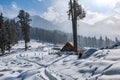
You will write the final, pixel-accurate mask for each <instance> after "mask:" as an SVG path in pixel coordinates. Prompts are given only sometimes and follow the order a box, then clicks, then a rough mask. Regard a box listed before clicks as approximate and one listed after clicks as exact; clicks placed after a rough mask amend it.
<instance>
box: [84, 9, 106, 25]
mask: <svg viewBox="0 0 120 80" xmlns="http://www.w3.org/2000/svg"><path fill="white" fill-rule="evenodd" d="M107 17H108V15H105V14H102V13H98V12H91V11H87V15H86V17H85V19H83V22H85V23H88V24H91V25H93V24H95V23H96V22H99V21H102V20H104V19H105V18H107Z"/></svg>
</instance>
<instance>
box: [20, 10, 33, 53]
mask: <svg viewBox="0 0 120 80" xmlns="http://www.w3.org/2000/svg"><path fill="white" fill-rule="evenodd" d="M18 18H19V19H20V20H19V22H20V23H21V28H22V34H23V39H24V41H25V51H26V50H27V49H28V45H27V43H28V42H29V41H30V37H29V35H30V23H29V22H30V21H31V19H30V15H29V13H27V12H25V11H24V10H20V12H19V14H18Z"/></svg>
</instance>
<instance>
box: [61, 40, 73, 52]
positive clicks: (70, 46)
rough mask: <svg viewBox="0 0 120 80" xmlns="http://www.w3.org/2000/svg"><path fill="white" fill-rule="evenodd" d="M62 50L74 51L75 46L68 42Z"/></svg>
mask: <svg viewBox="0 0 120 80" xmlns="http://www.w3.org/2000/svg"><path fill="white" fill-rule="evenodd" d="M61 51H74V46H73V44H72V43H71V42H67V43H66V44H65V46H63V48H62V49H61Z"/></svg>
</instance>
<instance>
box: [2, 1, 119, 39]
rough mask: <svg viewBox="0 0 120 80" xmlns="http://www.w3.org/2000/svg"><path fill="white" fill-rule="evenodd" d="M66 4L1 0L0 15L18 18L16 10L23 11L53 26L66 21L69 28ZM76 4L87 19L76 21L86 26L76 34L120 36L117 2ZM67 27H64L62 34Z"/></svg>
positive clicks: (60, 2)
mask: <svg viewBox="0 0 120 80" xmlns="http://www.w3.org/2000/svg"><path fill="white" fill-rule="evenodd" d="M68 2H69V0H0V12H3V14H4V16H6V17H9V18H14V17H16V16H17V15H18V12H19V10H20V9H23V10H26V11H27V12H29V13H30V15H39V16H41V17H43V18H44V19H46V20H48V21H50V22H53V23H54V24H62V23H65V22H66V24H65V25H62V26H68V25H67V24H68V23H69V24H70V21H68V16H67V13H66V12H67V11H68ZM78 2H79V4H81V5H82V7H83V9H84V10H85V11H86V17H85V18H84V19H83V20H80V21H79V22H78V27H79V25H80V23H81V22H82V23H85V24H87V25H89V26H88V27H86V26H85V27H83V26H82V27H81V28H80V30H79V31H78V32H80V33H79V34H83V35H85V36H86V35H92V36H100V35H104V36H109V37H111V38H114V37H116V36H117V37H118V36H120V33H119V32H120V28H118V26H119V20H120V19H119V17H120V0H78ZM67 22H68V23H67ZM101 25H102V27H101ZM109 26H110V27H109ZM113 26H114V27H113ZM62 28H63V27H62ZM66 28H68V27H66ZM66 28H63V29H64V30H63V31H65V30H66ZM78 29H79V28H78ZM91 29H92V31H91ZM70 30H71V29H70ZM70 30H68V31H70ZM113 30H114V31H113ZM98 31H99V32H98ZM66 32H67V31H66ZM106 32H107V33H106Z"/></svg>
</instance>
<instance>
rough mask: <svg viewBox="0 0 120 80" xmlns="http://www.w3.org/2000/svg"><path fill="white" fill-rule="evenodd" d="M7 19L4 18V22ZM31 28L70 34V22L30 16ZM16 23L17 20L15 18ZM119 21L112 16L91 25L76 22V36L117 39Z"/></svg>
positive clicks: (119, 28)
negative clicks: (58, 21) (57, 21)
mask: <svg viewBox="0 0 120 80" xmlns="http://www.w3.org/2000/svg"><path fill="white" fill-rule="evenodd" d="M7 19H9V18H7V17H4V20H7ZM31 19H32V21H31V23H30V24H31V26H32V27H37V28H42V29H45V30H60V31H64V32H67V33H72V23H71V21H70V20H66V21H63V22H61V23H56V22H51V21H48V20H46V19H44V18H42V17H40V16H38V15H34V16H31ZM15 20H16V21H18V18H15ZM119 25H120V19H119V18H118V16H116V15H114V16H111V17H108V18H106V19H104V20H102V21H99V22H97V23H95V24H93V25H91V24H87V23H84V22H81V21H78V34H79V35H83V36H92V37H93V36H97V37H100V36H108V37H109V38H111V39H114V38H115V37H119V30H120V27H119Z"/></svg>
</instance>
